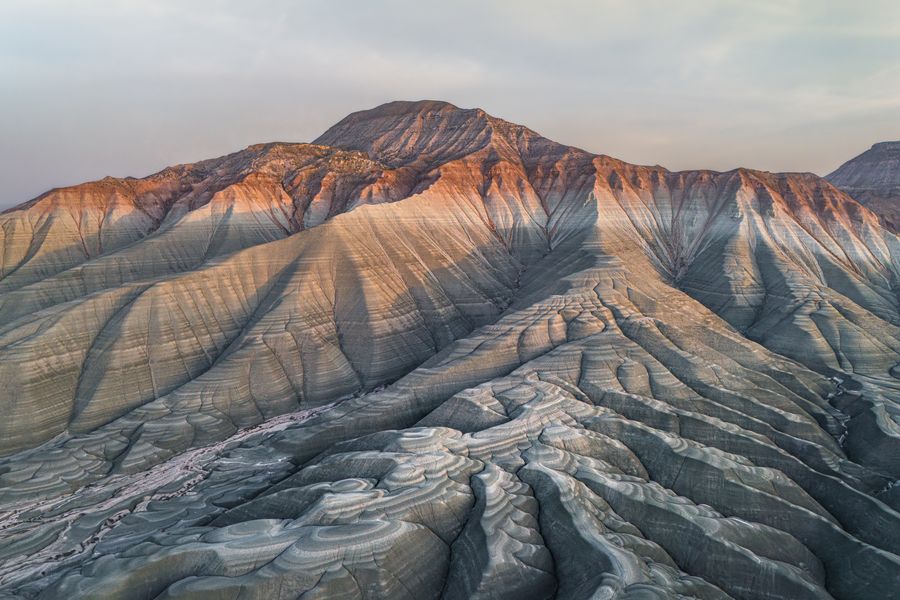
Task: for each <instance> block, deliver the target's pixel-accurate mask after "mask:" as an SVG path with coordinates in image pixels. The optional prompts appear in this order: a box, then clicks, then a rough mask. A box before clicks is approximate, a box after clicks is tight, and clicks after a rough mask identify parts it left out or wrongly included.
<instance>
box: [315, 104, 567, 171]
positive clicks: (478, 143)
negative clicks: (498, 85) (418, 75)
mask: <svg viewBox="0 0 900 600" xmlns="http://www.w3.org/2000/svg"><path fill="white" fill-rule="evenodd" d="M536 141H539V142H543V143H545V144H551V145H553V146H558V147H561V148H562V147H563V146H560V145H558V144H555V143H553V142H549V140H545V139H544V138H542V137H541V136H540V135H538V134H537V133H535V132H534V131H532V130H530V129H528V128H527V127H524V126H522V125H517V124H515V123H510V122H507V121H504V120H503V119H498V118H496V117H493V116H491V115H489V114H488V113H486V112H485V111H484V110H482V109H480V108H460V107H458V106H456V105H454V104H451V103H449V102H443V101H439V100H419V101H394V102H388V103H386V104H382V105H380V106H377V107H375V108H373V109H369V110H363V111H358V112H355V113H352V114H350V115H348V116H347V117H345V118H344V119H342V120H341V121H339V122H338V123H337V124H336V125H334V126H333V127H331V128H330V129H328V131H326V132H325V133H323V134H322V135H321V136H319V137H318V138H316V140H315V141H314V142H313V143H315V144H323V145H326V146H335V147H338V148H342V149H345V150H357V151H360V152H366V153H368V154H369V156H371V157H372V158H374V159H377V160H379V161H381V162H384V163H385V164H388V165H390V166H393V167H398V166H402V165H407V164H411V163H418V164H422V163H428V162H435V161H447V160H452V159H454V158H458V157H461V156H464V155H466V154H469V153H472V152H475V151H478V150H480V149H482V148H484V147H486V146H488V145H489V144H491V143H492V142H494V143H497V144H499V145H504V146H510V145H512V146H518V145H522V144H523V143H524V144H532V143H534V142H536Z"/></svg>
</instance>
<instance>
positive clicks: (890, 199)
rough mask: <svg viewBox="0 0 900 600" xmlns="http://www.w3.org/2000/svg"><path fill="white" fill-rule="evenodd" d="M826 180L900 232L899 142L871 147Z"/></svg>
mask: <svg viewBox="0 0 900 600" xmlns="http://www.w3.org/2000/svg"><path fill="white" fill-rule="evenodd" d="M826 179H828V181H830V182H831V183H833V184H834V185H835V186H837V187H838V188H840V189H842V190H844V191H845V192H847V194H849V195H850V196H852V197H853V198H854V199H855V200H857V201H858V202H859V203H860V204H863V205H864V206H866V207H867V208H869V209H870V210H871V211H873V212H875V213H876V214H879V215H881V216H882V217H883V218H884V220H885V223H886V224H887V226H888V227H889V228H890V229H892V230H893V231H894V232H895V233H896V232H897V231H898V230H900V141H898V142H880V143H878V144H875V145H873V146H872V147H871V148H869V149H868V150H866V151H865V152H863V153H862V154H860V155H859V156H857V157H856V158H852V159H850V160H848V161H847V162H845V163H844V164H842V165H841V166H840V167H838V168H837V170H836V171H834V173H831V174H830V175H828V176H826Z"/></svg>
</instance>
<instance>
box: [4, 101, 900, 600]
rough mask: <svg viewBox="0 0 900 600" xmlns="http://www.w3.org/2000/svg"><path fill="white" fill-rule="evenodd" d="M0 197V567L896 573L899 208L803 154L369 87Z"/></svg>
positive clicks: (107, 587) (255, 573)
mask: <svg viewBox="0 0 900 600" xmlns="http://www.w3.org/2000/svg"><path fill="white" fill-rule="evenodd" d="M0 223H2V231H3V238H2V239H0V247H2V248H3V254H2V256H0V259H2V265H3V266H2V269H3V271H2V274H3V276H2V278H0V382H2V383H3V389H2V391H0V407H2V410H3V414H4V417H5V418H4V419H3V420H2V421H0V452H2V454H3V455H4V458H0V511H3V512H0V537H2V538H3V542H4V543H2V544H0V595H2V594H3V593H8V594H10V595H20V596H24V597H41V598H58V597H71V598H80V597H86V598H90V597H94V598H170V597H177V598H206V597H209V598H222V597H228V598H231V597H234V598H237V597H240V598H296V597H301V596H302V597H304V598H325V597H328V598H336V597H341V598H342V597H347V598H350V597H353V598H358V597H368V598H395V597H411V598H438V597H447V598H500V597H503V598H552V597H559V598H589V597H603V598H703V599H706V598H769V599H775V598H828V597H836V598H896V597H898V596H900V592H898V590H900V514H898V512H897V511H898V509H900V494H898V490H900V486H895V485H894V484H895V482H896V480H897V478H898V477H900V426H898V421H900V408H898V402H900V298H898V290H900V240H898V238H897V236H896V235H895V234H894V233H892V232H891V231H890V230H888V229H887V228H885V227H884V225H883V223H882V222H881V221H880V220H879V218H878V217H877V216H876V215H875V214H873V213H872V212H870V211H869V210H868V209H866V208H864V207H863V206H861V205H860V204H858V203H857V202H855V201H853V200H852V199H850V198H849V197H848V196H846V195H845V194H844V193H842V192H841V191H839V190H838V189H836V188H835V187H834V186H832V185H831V184H829V183H828V182H826V181H825V180H823V179H821V178H818V177H815V176H813V175H808V174H771V173H762V172H756V171H748V170H736V171H731V172H728V173H715V172H711V171H696V172H681V173H673V172H670V171H667V170H665V169H663V168H661V167H641V166H635V165H629V164H627V163H623V162H621V161H618V160H615V159H612V158H610V157H606V156H596V155H592V154H589V153H587V152H584V151H581V150H578V149H576V148H571V147H568V146H563V145H560V144H557V143H555V142H551V141H549V140H547V139H545V138H542V137H541V136H539V135H538V134H536V133H535V132H533V131H531V130H529V129H527V128H525V127H521V126H518V125H514V124H511V123H507V122H505V121H502V120H499V119H496V118H494V117H491V116H490V115H487V114H485V113H484V112H483V111H480V110H462V109H459V108H456V107H454V106H452V105H449V104H446V103H440V102H418V103H406V102H395V103H390V104H387V105H384V106H381V107H378V108H376V109H374V110H371V111H364V112H360V113H355V114H353V115H350V116H348V117H347V118H346V119H344V120H343V121H341V122H340V123H338V124H337V125H335V126H334V127H333V128H332V129H330V130H329V131H327V132H326V133H325V134H323V135H322V136H321V137H320V138H319V139H317V140H316V142H315V144H314V145H308V144H268V145H261V146H253V147H250V148H248V149H246V150H244V151H242V152H239V153H236V154H233V155H230V156H227V157H223V158H220V159H214V160H211V161H205V162H203V163H197V164H195V165H186V166H180V167H174V168H171V169H167V170H165V171H163V172H161V173H159V174H157V175H154V176H151V177H149V178H146V179H142V180H133V179H128V180H104V181H102V182H98V183H93V184H85V185H83V186H76V187H74V188H69V189H65V190H57V191H53V192H50V193H48V194H46V195H44V196H42V197H41V198H38V199H36V200H35V201H32V202H31V203H28V204H27V205H23V206H22V207H20V208H19V209H16V210H13V211H11V212H8V213H6V214H4V215H2V216H0ZM247 428H251V429H247Z"/></svg>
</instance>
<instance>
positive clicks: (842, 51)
mask: <svg viewBox="0 0 900 600" xmlns="http://www.w3.org/2000/svg"><path fill="white" fill-rule="evenodd" d="M422 98H431V99H441V100H448V101H450V102H453V103H454V104H457V105H459V106H463V107H473V106H478V107H481V108H484V109H485V110H487V111H488V112H489V113H491V114H493V115H495V116H498V117H503V118H505V119H508V120H511V121H515V122H518V123H522V124H525V125H528V126H529V127H531V128H532V129H535V130H537V131H538V132H540V133H542V134H544V135H546V136H547V137H550V138H552V139H555V140H557V141H560V142H564V143H568V144H573V145H576V146H580V147H583V148H585V149H587V150H591V151H594V152H598V153H605V154H610V155H613V156H616V157H618V158H622V159H624V160H627V161H630V162H636V163H644V164H661V165H664V166H666V167H669V168H671V169H689V168H699V167H705V168H714V169H720V170H726V169H730V168H733V167H735V166H738V165H740V166H747V167H754V168H759V169H767V170H773V171H774V170H779V171H786V170H790V171H813V172H816V173H819V174H825V173H827V172H829V171H831V170H832V169H834V168H835V167H837V166H838V165H839V164H840V163H842V162H843V161H844V160H846V159H848V158H850V157H852V156H854V155H856V154H858V153H859V152H861V151H862V150H865V149H866V148H868V147H869V146H870V145H871V144H872V143H873V142H876V141H880V140H886V139H900V2H897V0H884V1H876V0H873V1H860V0H857V1H854V2H851V1H849V0H848V1H844V0H841V1H830V0H777V1H763V0H754V1H750V0H741V1H718V2H717V1H713V0H708V1H703V0H680V1H670V0H667V1H658V2H657V1H641V0H621V1H619V0H596V1H588V0H584V1H574V0H567V1H554V2H546V1H543V2H537V1H536V2H532V1H525V0H515V1H513V0H509V1H501V0H495V1H488V0H465V1H453V2H450V1H444V2H429V1H427V0H418V1H413V0H410V1H388V2H375V1H369V2H365V1H355V2H350V1H340V0H330V1H317V2H313V1H287V0H284V1H282V0H271V1H257V2H248V1H234V2H231V1H219V2H213V1H204V0H190V1H188V0H181V1H177V0H171V1H169V0H140V1H123V0H119V1H112V0H104V1H99V0H98V1H90V0H82V1H77V2H76V1H64V0H56V1H50V0H44V1H41V0H0V159H2V160H0V182H2V185H0V206H10V205H13V204H17V203H19V202H22V201H24V200H27V199H29V198H31V197H33V196H35V195H37V194H38V193H40V192H42V191H45V190H46V189H49V188H51V187H54V186H59V185H66V184H73V183H78V182H81V181H85V180H89V179H96V178H100V177H102V176H104V175H114V176H125V175H134V176H143V175H147V174H149V173H151V172H154V171H156V170H159V169H160V168H162V167H164V166H166V165H169V164H175V163H180V162H190V161H195V160H200V159H203V158H209V157H213V156H218V155H221V154H225V153H228V152H231V151H234V150H237V149H240V148H242V147H245V146H247V145H249V144H252V143H257V142H264V141H272V140H281V141H310V140H312V139H313V138H315V137H316V136H317V135H318V134H319V133H321V132H322V131H324V130H325V129H326V128H327V127H328V126H330V125H331V124H333V123H334V122H336V121H338V120H339V119H340V118H341V117H343V116H344V115H346V114H347V113H349V112H352V111H354V110H360V109H364V108H370V107H373V106H375V105H378V104H381V103H383V102H386V101H389V100H395V99H410V100H415V99H422Z"/></svg>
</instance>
